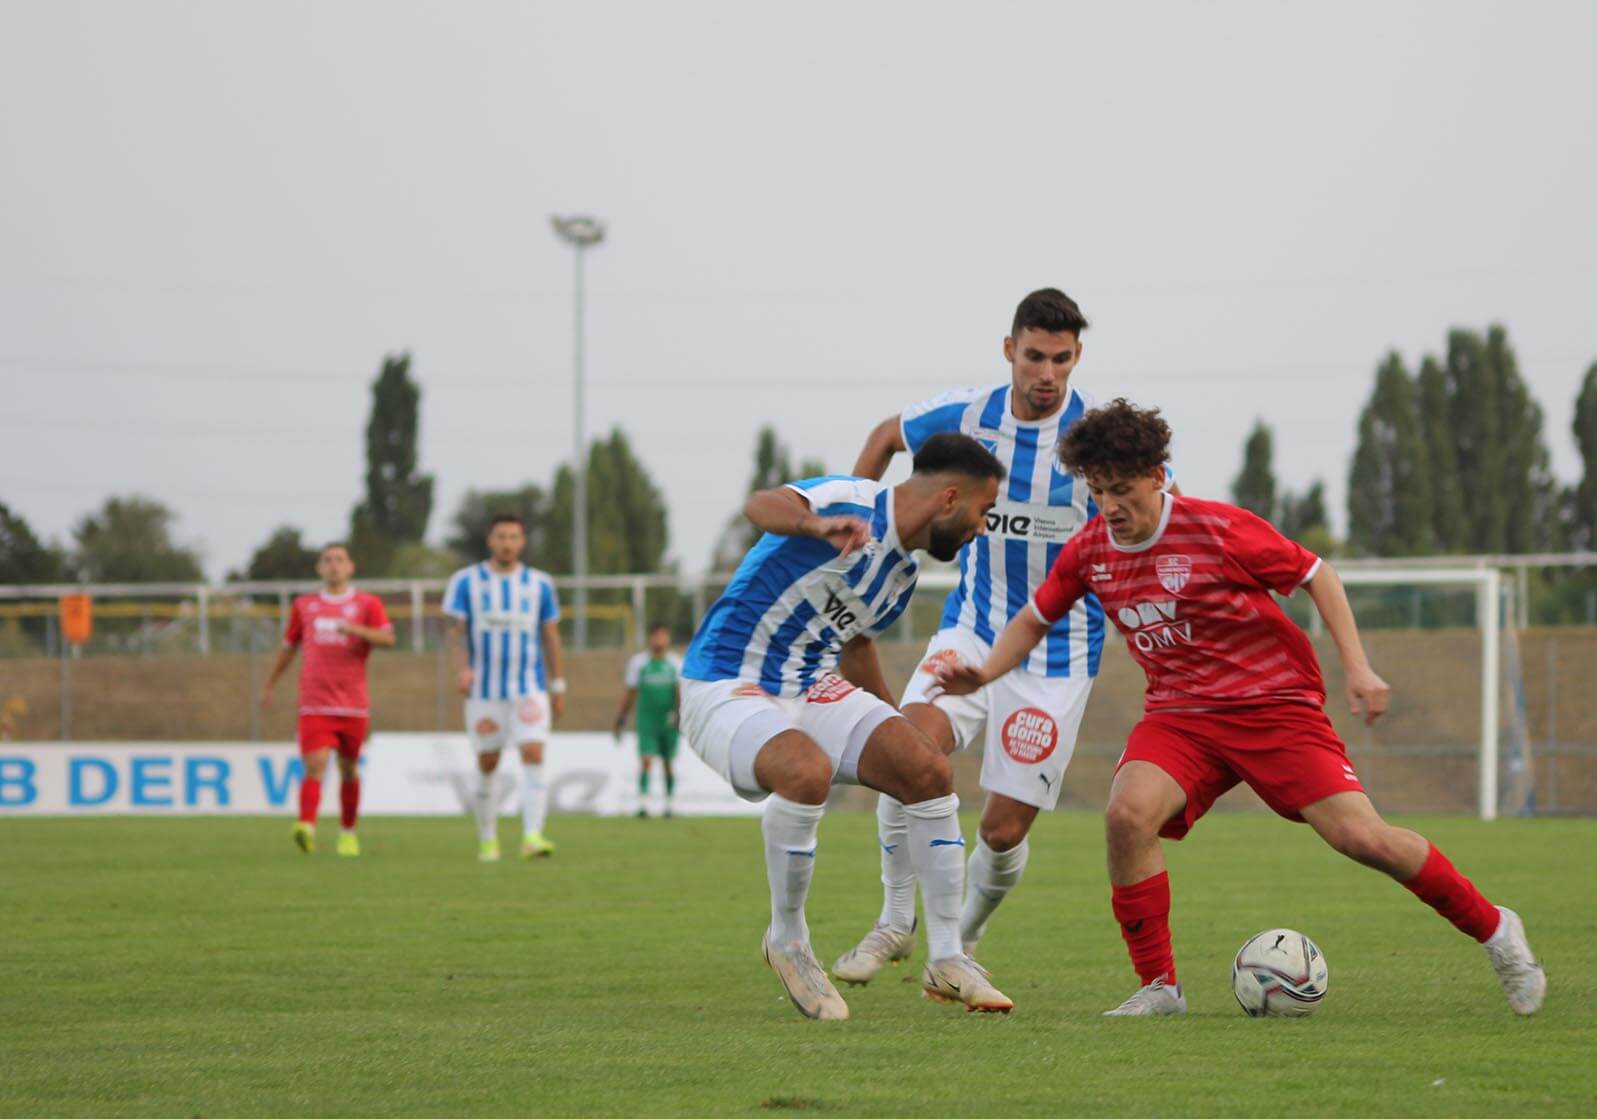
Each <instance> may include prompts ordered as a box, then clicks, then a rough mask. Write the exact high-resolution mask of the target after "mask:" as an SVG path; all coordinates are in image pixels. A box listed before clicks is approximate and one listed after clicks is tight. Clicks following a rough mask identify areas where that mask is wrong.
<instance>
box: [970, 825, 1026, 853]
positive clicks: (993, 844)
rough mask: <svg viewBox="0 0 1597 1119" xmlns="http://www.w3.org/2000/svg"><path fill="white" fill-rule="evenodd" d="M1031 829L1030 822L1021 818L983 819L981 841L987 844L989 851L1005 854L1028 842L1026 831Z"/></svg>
mask: <svg viewBox="0 0 1597 1119" xmlns="http://www.w3.org/2000/svg"><path fill="white" fill-rule="evenodd" d="M1030 830H1031V825H1030V824H1029V822H1022V821H1020V820H996V821H994V822H992V823H988V822H987V821H986V820H983V821H982V825H981V841H982V842H983V843H985V844H986V845H987V849H988V850H989V851H996V852H998V853H999V854H1003V853H1004V852H1005V851H1013V850H1014V849H1015V848H1016V847H1019V846H1020V845H1021V844H1022V843H1024V842H1026V833H1027V832H1028V831H1030Z"/></svg>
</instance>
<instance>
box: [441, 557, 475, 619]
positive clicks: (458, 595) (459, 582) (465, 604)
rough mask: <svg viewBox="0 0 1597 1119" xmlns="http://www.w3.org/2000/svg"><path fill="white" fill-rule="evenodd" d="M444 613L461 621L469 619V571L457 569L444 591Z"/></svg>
mask: <svg viewBox="0 0 1597 1119" xmlns="http://www.w3.org/2000/svg"><path fill="white" fill-rule="evenodd" d="M444 613H445V614H448V615H449V616H450V617H451V618H459V619H460V620H461V621H463V622H469V621H471V573H470V570H469V569H468V570H464V571H457V572H455V574H454V575H453V576H451V577H450V580H449V586H448V588H447V589H446V590H445V591H444Z"/></svg>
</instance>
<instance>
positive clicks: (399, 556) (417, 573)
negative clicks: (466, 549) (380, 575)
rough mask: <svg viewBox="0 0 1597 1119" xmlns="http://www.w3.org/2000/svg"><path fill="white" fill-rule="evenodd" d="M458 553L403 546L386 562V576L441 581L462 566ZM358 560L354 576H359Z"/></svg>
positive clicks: (420, 546)
mask: <svg viewBox="0 0 1597 1119" xmlns="http://www.w3.org/2000/svg"><path fill="white" fill-rule="evenodd" d="M462 562H463V561H462V559H461V556H460V553H458V552H456V551H455V550H454V549H453V548H439V547H434V546H433V545H431V544H425V543H417V544H404V545H402V546H400V548H399V549H398V550H397V551H395V552H394V555H393V558H392V559H390V560H389V561H388V572H387V574H388V576H389V577H390V578H394V579H442V578H445V577H446V576H449V575H453V574H454V573H455V572H456V571H458V570H459V569H460V567H461V566H462ZM360 571H361V568H360V559H359V557H356V560H355V575H356V577H357V578H359V576H360Z"/></svg>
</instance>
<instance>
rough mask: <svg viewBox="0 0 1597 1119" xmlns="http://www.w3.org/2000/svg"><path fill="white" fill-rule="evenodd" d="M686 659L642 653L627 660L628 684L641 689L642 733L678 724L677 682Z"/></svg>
mask: <svg viewBox="0 0 1597 1119" xmlns="http://www.w3.org/2000/svg"><path fill="white" fill-rule="evenodd" d="M681 675H682V662H681V661H680V660H679V659H678V658H677V656H676V654H675V653H667V654H666V655H665V656H663V657H654V656H650V655H649V654H648V653H639V654H637V655H636V656H634V657H633V658H632V659H631V660H630V661H628V662H627V673H626V685H627V687H629V688H636V689H637V690H638V733H639V734H640V735H643V734H647V733H649V732H652V731H660V730H664V729H666V728H667V727H675V726H676V709H677V681H678V680H680V679H681Z"/></svg>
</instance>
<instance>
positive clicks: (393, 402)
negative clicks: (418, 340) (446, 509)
mask: <svg viewBox="0 0 1597 1119" xmlns="http://www.w3.org/2000/svg"><path fill="white" fill-rule="evenodd" d="M420 414H421V388H420V387H419V386H418V385H417V384H416V382H415V381H413V380H411V377H410V354H409V353H403V354H400V355H399V356H397V357H395V356H393V355H389V356H388V357H386V358H384V359H383V368H382V372H381V373H379V374H378V375H377V380H376V381H375V382H373V384H372V411H371V418H370V419H369V420H367V422H366V499H365V500H364V501H362V502H361V503H360V504H359V505H357V506H356V507H355V511H354V513H353V514H351V517H350V541H349V543H350V547H351V548H352V549H353V550H354V551H355V553H356V554H358V555H360V556H362V557H363V559H364V567H365V569H366V571H367V572H368V573H369V574H373V575H379V574H383V573H385V572H387V570H388V567H389V564H390V563H391V562H392V559H393V556H394V553H395V551H396V550H397V549H399V548H400V547H402V546H404V545H406V544H418V543H420V542H421V540H422V538H423V536H425V535H426V532H427V519H428V517H429V516H430V515H431V513H432V504H433V479H432V476H431V475H430V474H418V473H417V470H416V466H417V453H416V437H417V432H418V430H419V427H420Z"/></svg>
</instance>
